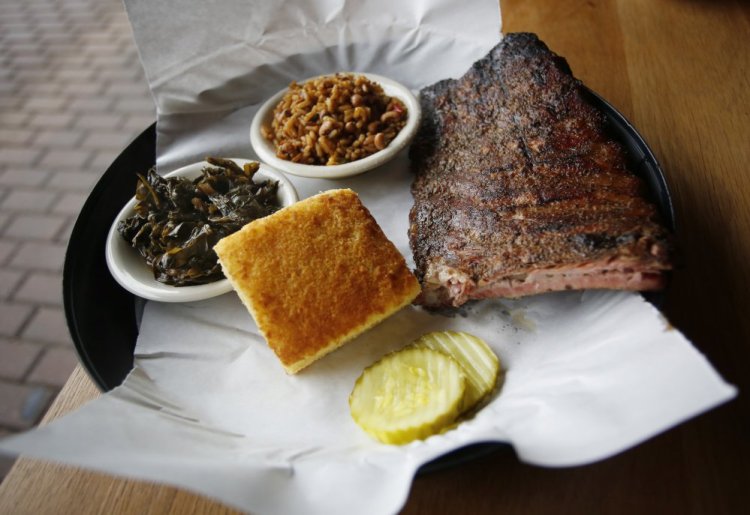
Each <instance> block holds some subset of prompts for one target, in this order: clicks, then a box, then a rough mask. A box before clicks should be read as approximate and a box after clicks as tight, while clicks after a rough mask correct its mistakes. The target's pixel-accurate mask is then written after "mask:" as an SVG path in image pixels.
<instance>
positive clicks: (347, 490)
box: [0, 0, 736, 514]
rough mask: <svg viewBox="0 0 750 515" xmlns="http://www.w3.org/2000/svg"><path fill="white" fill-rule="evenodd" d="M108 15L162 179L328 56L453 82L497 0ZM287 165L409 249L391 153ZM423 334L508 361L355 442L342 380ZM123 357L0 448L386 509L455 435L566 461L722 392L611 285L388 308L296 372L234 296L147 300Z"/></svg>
mask: <svg viewBox="0 0 750 515" xmlns="http://www.w3.org/2000/svg"><path fill="white" fill-rule="evenodd" d="M126 7H127V9H128V13H129V15H130V18H131V22H132V23H133V28H134V33H135V36H136V41H137V43H138V46H139V50H140V52H141V56H142V59H143V62H144V67H145V69H146V72H147V76H148V78H149V82H150V84H151V86H152V90H153V92H154V96H155V100H156V103H157V106H158V113H159V120H158V138H159V140H158V141H159V150H158V152H159V155H158V161H159V164H160V167H161V169H162V171H169V170H170V169H172V168H174V167H177V166H179V165H182V164H185V163H188V162H193V161H197V160H200V159H202V158H203V157H204V156H205V155H225V156H235V157H253V154H252V152H251V149H250V146H249V143H248V141H249V138H248V131H249V126H250V120H251V119H252V113H253V112H254V109H255V106H256V105H257V104H258V103H259V102H261V101H262V100H264V99H265V98H266V97H267V96H269V95H270V94H271V93H273V92H275V91H276V90H277V89H279V88H281V87H283V86H285V85H286V83H288V82H289V81H290V80H292V79H299V78H303V77H307V76H311V75H317V74H319V73H323V72H329V71H330V72H333V71H337V70H342V69H346V70H355V71H370V72H375V73H380V74H383V75H386V76H390V77H393V78H395V79H397V80H399V81H402V82H404V83H406V84H408V85H410V86H411V87H413V88H415V89H418V88H419V87H422V86H424V85H427V84H430V83H432V82H434V81H436V80H439V79H442V78H446V77H451V76H453V77H455V76H459V75H461V74H463V72H464V71H465V70H466V69H467V68H468V67H469V66H470V65H471V63H473V62H474V61H475V60H477V59H478V58H480V57H482V56H483V55H484V54H485V53H486V52H487V51H488V50H489V49H490V48H491V47H492V46H494V44H496V43H497V41H498V40H499V16H498V14H499V13H498V7H497V2H496V0H482V1H474V2H467V3H459V2H453V1H448V0H430V1H414V2H402V1H400V0H399V1H390V0H381V1H380V2H369V3H367V4H365V2H343V1H327V2H316V3H314V4H313V5H308V4H307V3H306V2H297V1H285V2H260V1H252V2H239V1H229V0H225V1H222V2H198V1H177V0H166V1H161V2H148V1H146V0H126ZM290 178H291V179H292V180H293V182H294V184H295V186H296V187H297V189H298V191H299V193H300V196H301V197H306V196H308V195H311V194H314V193H316V192H318V191H321V190H327V189H331V188H338V187H349V188H352V189H354V190H355V191H357V192H358V193H359V194H360V196H361V198H362V200H363V202H364V203H365V205H366V206H367V207H368V208H369V209H370V210H371V212H372V213H373V215H374V216H375V218H376V219H377V220H378V222H379V223H380V224H381V226H382V227H383V230H384V232H385V233H386V235H387V236H388V237H389V238H390V239H391V240H392V241H393V242H394V243H395V244H396V246H397V247H398V248H399V250H400V251H401V252H402V253H403V254H404V255H405V256H406V257H407V261H409V262H410V263H411V252H410V250H409V247H408V242H407V232H406V230H407V225H408V220H407V213H408V210H409V208H410V206H411V203H412V199H411V195H410V193H409V184H410V182H411V177H410V175H409V172H408V160H407V157H406V155H405V153H403V154H402V155H400V156H399V157H398V158H397V159H396V160H395V161H393V162H391V163H389V164H387V165H385V166H383V167H381V168H380V169H378V170H375V171H373V172H370V173H368V174H365V175H362V176H359V177H355V178H352V179H348V180H340V181H327V180H310V179H300V178H296V177H290ZM102 252H103V250H102ZM441 329H454V330H464V331H469V332H471V333H473V334H476V335H478V336H480V337H482V338H484V339H485V340H486V341H487V342H488V343H489V344H490V345H491V346H492V348H493V349H494V350H495V352H496V353H497V354H498V356H499V357H500V358H501V361H502V363H503V368H504V369H505V371H506V374H505V382H504V385H503V388H502V390H501V392H500V393H499V394H498V395H497V396H496V397H495V398H494V399H493V400H492V401H491V403H490V404H489V405H488V406H487V407H485V408H484V409H483V410H482V411H481V412H480V413H479V414H477V416H476V417H475V418H473V419H472V420H470V421H467V422H465V423H462V424H461V425H460V426H459V427H458V428H457V429H455V430H453V431H450V432H448V433H446V434H443V435H438V436H434V437H431V438H429V439H427V440H425V441H418V442H413V443H411V444H409V445H406V446H389V445H382V444H379V443H377V442H375V441H373V440H371V439H370V438H369V437H368V436H367V435H366V434H365V433H364V432H362V431H361V430H360V429H359V428H358V427H357V426H356V425H355V424H354V422H353V421H352V419H351V417H350V416H349V409H348V402H347V399H348V396H349V393H350V392H351V389H352V387H353V384H354V381H355V379H356V377H357V376H358V375H359V374H360V373H361V371H362V370H363V369H364V368H365V367H366V366H368V365H370V364H371V363H372V362H374V361H375V360H376V359H378V358H379V357H381V356H382V355H383V354H385V353H387V352H389V351H391V350H393V349H396V348H400V347H402V346H403V345H405V344H407V343H408V342H410V341H411V340H412V339H414V338H416V337H418V336H419V335H421V334H423V333H425V332H428V331H432V330H441ZM135 361H136V368H135V369H134V371H133V372H132V373H131V375H130V376H129V377H128V378H127V380H126V381H125V383H124V384H123V385H122V386H121V387H119V388H117V389H115V390H114V391H112V392H110V393H107V394H105V395H103V396H102V397H101V398H99V399H97V400H95V401H93V402H91V403H89V404H88V405H86V406H84V407H83V408H81V409H80V410H78V411H76V412H74V413H71V414H69V415H67V416H65V417H64V418H62V419H60V420H58V421H55V422H53V423H51V424H49V425H47V426H44V427H41V428H38V429H35V430H33V431H30V432H28V433H25V434H22V435H18V436H14V437H10V438H6V439H5V440H3V441H0V451H5V452H9V453H25V454H27V455H30V456H35V457H38V458H43V459H51V460H57V461H61V462H65V463H70V464H73V465H79V466H84V467H89V468H93V469H96V470H102V471H106V472H110V473H114V474H120V475H125V476H131V477H136V478H141V479H147V480H154V481H160V482H167V483H171V484H174V485H178V486H182V487H185V488H188V489H191V490H194V491H197V492H201V493H204V494H206V495H209V496H211V497H214V498H217V499H219V500H221V501H223V502H225V503H228V504H230V505H232V506H235V507H237V508H240V509H242V510H246V511H250V512H253V513H257V514H264V513H285V514H286V513H299V514H303V513H304V514H315V513H320V514H335V513H364V514H367V513H372V514H380V513H394V512H396V511H398V509H399V508H400V507H401V506H402V505H403V503H404V502H405V500H406V498H407V496H408V492H409V488H410V485H411V481H412V478H413V476H414V473H415V471H416V470H417V469H418V467H419V466H420V465H421V464H423V463H425V462H427V461H429V460H431V459H433V458H435V457H438V456H440V455H442V454H444V453H446V452H448V451H450V450H453V449H457V448H460V447H462V446H464V445H467V444H470V443H474V442H486V441H501V442H508V443H510V444H512V445H513V447H514V448H515V450H516V452H517V454H518V456H519V458H520V459H521V460H523V461H526V462H528V463H533V464H537V465H543V466H567V465H578V464H584V463H588V462H591V461H594V460H600V459H603V458H606V457H608V456H611V455H612V454H615V453H618V452H621V451H623V450H624V449H627V448H628V447H631V446H633V445H635V444H637V443H639V442H641V441H643V440H645V439H647V438H649V437H651V436H653V435H654V434H656V433H659V432H661V431H664V430H666V429H668V428H669V427H671V426H674V425H675V424H678V423H680V422H682V421H684V420H685V419H687V418H689V417H692V416H695V415H696V414H698V413H700V412H702V411H705V410H707V409H710V408H711V407H714V406H716V405H718V404H720V403H722V402H725V401H727V400H728V399H731V398H732V397H733V396H734V395H735V394H736V391H735V389H734V388H733V387H732V386H730V385H727V384H726V383H725V382H724V381H723V380H722V379H721V377H719V375H718V374H717V373H716V372H715V371H714V370H713V369H712V367H711V366H710V364H709V363H708V362H707V361H706V360H705V359H704V357H703V356H702V355H701V354H700V353H699V352H698V351H697V350H696V349H695V348H694V347H693V346H692V345H691V344H690V343H689V342H688V341H687V340H686V339H685V338H684V337H683V336H682V335H681V334H680V333H679V331H677V330H675V329H674V328H671V327H670V326H669V325H668V324H667V323H666V321H665V320H663V318H662V317H661V315H660V314H659V312H658V311H657V310H656V309H655V308H654V307H653V306H651V305H650V304H648V303H647V302H645V301H644V300H643V299H642V298H641V297H640V296H639V295H636V294H631V293H623V292H565V293H557V294H549V295H543V296H537V297H530V298H526V299H521V300H516V301H507V300H506V301H499V300H495V301H486V302H481V303H477V304H474V305H472V306H470V307H468V308H467V309H466V310H465V312H464V313H462V314H461V315H458V316H454V317H444V316H439V315H431V314H428V313H426V312H424V311H422V310H420V309H417V308H413V307H408V308H406V309H404V310H402V311H401V312H399V313H397V314H396V315H395V316H393V317H392V318H390V319H388V320H386V321H384V322H383V323H381V324H380V325H378V326H377V327H375V328H374V329H372V330H371V331H369V332H367V333H365V334H363V335H362V336H360V337H359V338H357V339H356V340H355V341H353V342H351V343H350V344H348V345H346V346H345V347H343V348H342V349H340V350H339V351H336V352H335V353H333V354H331V355H329V356H327V357H326V358H324V359H322V360H320V361H319V362H317V363H315V364H314V365H313V366H311V367H310V368H309V369H307V370H305V371H303V372H302V373H300V374H299V375H296V376H287V375H286V374H285V373H284V372H283V370H282V368H281V366H280V365H279V363H278V361H277V360H276V358H275V357H274V355H273V353H272V352H271V351H270V349H268V347H267V346H266V344H265V342H264V341H263V339H262V337H260V336H259V334H258V331H257V328H256V326H255V324H254V322H253V320H252V318H251V317H250V315H249V314H248V313H247V311H246V310H245V309H244V307H243V306H242V305H241V303H240V301H239V300H238V298H237V297H236V295H235V294H234V293H230V294H226V295H223V296H221V297H218V298H215V299H211V300H207V301H203V302H196V303H188V304H182V305H174V304H160V303H154V302H151V303H148V304H147V306H146V309H145V312H144V314H143V320H142V325H141V330H140V335H139V338H138V343H137V347H136V360H135ZM363 493H366V496H367V502H362V496H363Z"/></svg>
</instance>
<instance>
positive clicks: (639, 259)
mask: <svg viewBox="0 0 750 515" xmlns="http://www.w3.org/2000/svg"><path fill="white" fill-rule="evenodd" d="M421 104H422V110H423V120H422V125H421V127H420V130H419V133H418V135H417V137H416V139H415V142H414V144H413V145H412V148H411V151H410V157H411V160H412V169H413V171H414V173H415V178H414V182H413V184H412V195H413V197H414V206H413V207H412V209H411V212H410V215H409V216H410V229H409V239H410V244H411V248H412V251H413V253H414V261H415V264H416V267H417V270H416V272H417V277H418V278H419V279H420V282H421V284H422V295H421V296H420V298H419V299H418V303H421V304H424V305H426V306H429V307H441V306H459V305H461V304H463V303H464V302H466V301H467V300H469V299H482V298H488V297H519V296H523V295H530V294H535V293H540V292H545V291H556V290H566V289H583V288H614V289H627V290H654V289H659V288H661V287H663V285H664V280H665V276H664V272H665V271H666V270H668V269H670V268H671V265H670V253H671V249H670V234H669V232H668V231H667V230H666V229H665V228H664V227H663V225H661V223H660V222H659V217H658V213H657V211H656V208H655V207H654V206H653V205H652V204H651V203H650V202H648V201H647V200H646V199H645V196H644V185H643V184H642V182H641V180H640V179H639V178H638V177H636V175H635V174H633V173H632V172H631V171H630V170H628V168H627V166H626V155H625V152H624V150H623V148H622V147H621V146H620V144H619V143H617V142H616V141H614V140H612V138H611V137H609V136H608V135H607V134H606V131H605V118H604V115H603V114H602V113H601V112H599V111H598V110H597V109H595V108H594V107H593V106H592V105H590V103H588V101H587V100H586V93H585V91H584V88H583V87H582V85H581V83H580V82H579V81H578V80H576V79H575V78H574V77H573V76H572V74H571V72H570V69H569V68H568V65H567V63H566V62H565V60H564V59H562V58H561V57H559V56H557V55H556V54H554V53H552V52H551V51H550V50H549V49H548V48H547V47H546V45H545V44H544V43H542V42H541V41H539V39H538V38H537V37H536V36H535V35H533V34H526V33H519V34H508V35H506V36H505V37H504V38H503V40H502V42H501V43H500V44H498V45H497V46H496V47H495V48H494V49H493V50H492V51H491V52H490V53H489V54H488V55H487V56H486V57H484V58H483V59H481V60H480V61H478V62H476V63H475V64H474V65H473V66H472V68H471V69H470V70H469V71H468V72H467V73H466V74H465V75H464V76H463V77H462V78H460V79H457V80H452V79H450V80H444V81H441V82H438V83H437V84H434V85H433V86H430V87H427V88H425V89H423V90H422V91H421Z"/></svg>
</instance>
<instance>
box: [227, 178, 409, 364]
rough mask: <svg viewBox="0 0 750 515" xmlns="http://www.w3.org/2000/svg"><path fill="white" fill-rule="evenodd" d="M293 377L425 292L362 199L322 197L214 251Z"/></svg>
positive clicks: (347, 194) (343, 192) (255, 225)
mask: <svg viewBox="0 0 750 515" xmlns="http://www.w3.org/2000/svg"><path fill="white" fill-rule="evenodd" d="M214 250H215V251H216V253H217V254H218V256H219V261H220V263H221V265H222V268H223V270H224V274H225V275H226V276H227V277H228V278H229V280H230V282H231V283H232V285H233V286H234V288H235V290H236V291H237V293H238V294H239V296H240V298H241V299H242V302H243V303H244V304H245V306H247V308H248V310H249V311H250V313H251V314H252V316H253V318H254V319H255V322H256V323H257V325H258V328H259V329H260V331H261V333H262V334H263V336H264V337H265V338H266V340H267V341H268V345H269V346H270V347H271V348H272V349H273V351H274V352H275V353H276V355H277V356H278V357H279V359H280V361H281V363H282V364H283V366H284V368H285V370H286V371H287V372H288V373H295V372H298V371H299V370H301V369H302V368H304V367H306V366H307V365H309V364H310V363H312V362H313V361H315V360H316V359H318V358H320V357H322V356H323V355H324V354H327V353H328V352H331V351H332V350H334V349H336V348H338V347H340V346H341V345H343V344H344V343H346V342H347V341H348V340H350V339H352V338H354V337H355V336H357V335H358V334H360V333H361V332H363V331H365V330H366V329H369V328H370V327H372V326H373V325H375V324H376V323H378V322H380V321H381V320H383V319H384V318H386V317H388V316H389V315H391V314H392V313H394V312H396V311H398V310H399V309H401V308H402V307H404V306H406V305H407V304H409V303H411V301H412V300H414V298H416V296H417V295H418V294H419V291H420V287H419V283H418V282H417V280H416V278H415V277H414V275H413V274H412V273H411V271H410V270H409V268H408V267H407V266H406V262H405V260H404V258H403V256H402V255H401V254H400V253H399V251H398V250H397V249H396V247H395V246H394V245H393V243H391V242H390V241H389V240H388V238H386V236H385V234H383V231H382V230H381V229H380V226H379V225H378V224H377V222H376V221H375V219H374V218H373V217H372V215H371V214H370V212H369V211H368V210H367V208H366V207H365V206H364V205H362V203H361V201H360V200H359V197H358V196H357V194H356V193H354V192H353V191H351V190H348V189H340V190H331V191H326V192H324V193H320V194H318V195H315V196H313V197H310V198H308V199H305V200H303V201H300V202H297V203H296V204H294V205H292V206H289V207H287V208H284V209H282V210H280V211H278V212H276V213H274V214H273V215H271V216H268V217H265V218H261V219H259V220H255V221H253V222H251V223H249V224H248V225H246V226H245V227H243V228H242V229H241V230H240V231H238V232H236V233H235V234H233V235H231V236H227V237H226V238H224V239H222V240H221V241H219V243H218V244H217V245H216V246H215V247H214Z"/></svg>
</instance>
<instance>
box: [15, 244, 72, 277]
mask: <svg viewBox="0 0 750 515" xmlns="http://www.w3.org/2000/svg"><path fill="white" fill-rule="evenodd" d="M1 245H2V242H1V241H0V252H1V251H2V246H1ZM65 250H66V246H65V245H61V244H59V243H53V242H24V243H22V244H20V245H18V249H16V245H13V247H12V251H15V254H14V255H13V257H12V258H11V260H10V265H11V266H12V267H13V268H16V269H18V270H46V271H50V272H60V271H62V268H63V263H64V261H65Z"/></svg>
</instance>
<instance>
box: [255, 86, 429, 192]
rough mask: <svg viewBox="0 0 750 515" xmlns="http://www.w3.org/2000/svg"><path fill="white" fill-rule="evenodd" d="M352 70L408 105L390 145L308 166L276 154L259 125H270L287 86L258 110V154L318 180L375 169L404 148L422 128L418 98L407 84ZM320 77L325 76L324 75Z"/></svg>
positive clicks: (301, 175)
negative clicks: (341, 160) (339, 160)
mask: <svg viewBox="0 0 750 515" xmlns="http://www.w3.org/2000/svg"><path fill="white" fill-rule="evenodd" d="M344 73H353V74H355V75H364V76H365V77H367V78H368V79H370V80H371V81H372V82H377V83H378V84H380V85H381V86H382V87H383V91H384V92H385V94H386V95H388V96H391V97H395V98H397V99H399V100H401V101H402V102H403V103H404V105H405V106H406V110H407V113H408V117H407V119H406V125H405V126H404V128H402V129H401V131H400V132H399V133H398V135H397V136H396V137H395V138H394V139H393V141H391V142H390V144H389V145H388V146H387V147H386V148H384V149H383V150H380V151H378V152H376V153H374V154H372V155H369V156H367V157H364V158H362V159H358V160H357V161H352V162H350V163H344V164H340V165H332V166H325V165H306V164H299V163H292V162H291V161H287V160H286V159H281V158H279V157H276V149H275V148H274V145H273V143H271V142H269V141H268V140H267V139H266V138H264V137H263V135H262V134H261V131H260V128H261V126H263V125H268V126H270V124H271V120H272V119H273V110H274V108H275V107H276V105H277V104H278V103H279V102H280V101H281V98H282V97H283V96H284V94H285V93H286V92H287V90H288V88H284V89H283V90H281V91H279V92H278V93H276V94H275V95H274V96H272V97H271V98H269V99H268V100H267V101H266V102H265V103H264V104H263V105H262V106H261V107H260V109H259V110H258V112H257V113H256V115H255V118H253V123H252V125H251V126H250V144H251V145H252V146H253V150H255V153H256V154H258V157H259V158H260V160H261V161H265V162H266V163H269V164H271V165H273V166H274V167H276V168H278V169H279V170H283V171H284V172H287V173H290V174H292V175H297V176H299V177H312V178H318V179H340V178H342V177H351V176H353V175H359V174H361V173H364V172H367V171H368V170H372V169H373V168H376V167H378V166H380V165H382V164H384V163H385V162H386V161H388V160H390V159H392V158H393V157H394V156H395V155H396V154H397V153H398V152H400V151H401V150H402V149H403V148H405V147H406V146H407V145H408V144H409V143H410V142H411V140H412V139H413V138H414V135H415V134H416V133H417V129H418V128H419V119H420V117H421V113H422V110H421V108H420V106H419V101H418V100H417V98H416V97H415V96H414V95H413V94H412V92H411V91H409V89H408V88H407V87H406V86H403V85H401V84H399V83H398V82H396V81H394V80H391V79H389V78H387V77H382V76H380V75H374V74H372V73H359V72H344ZM320 77H323V75H321V76H320ZM316 78H318V77H311V78H309V79H305V80H304V81H301V82H300V83H304V82H306V81H308V80H313V79H316Z"/></svg>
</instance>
